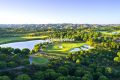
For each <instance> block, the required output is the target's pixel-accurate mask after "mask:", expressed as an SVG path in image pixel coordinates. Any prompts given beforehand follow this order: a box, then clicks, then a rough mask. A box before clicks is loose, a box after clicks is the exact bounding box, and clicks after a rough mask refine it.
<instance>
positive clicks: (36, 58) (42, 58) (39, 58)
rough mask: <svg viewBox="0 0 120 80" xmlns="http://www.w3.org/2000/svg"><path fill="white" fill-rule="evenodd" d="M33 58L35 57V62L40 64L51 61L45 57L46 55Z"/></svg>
mask: <svg viewBox="0 0 120 80" xmlns="http://www.w3.org/2000/svg"><path fill="white" fill-rule="evenodd" d="M32 58H33V59H32V60H33V61H32V63H33V64H38V65H41V64H42V65H43V64H47V63H48V62H49V60H48V59H47V58H44V57H39V56H34V57H32Z"/></svg>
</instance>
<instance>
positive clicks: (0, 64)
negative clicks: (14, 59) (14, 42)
mask: <svg viewBox="0 0 120 80" xmlns="http://www.w3.org/2000/svg"><path fill="white" fill-rule="evenodd" d="M6 67H7V64H6V62H4V61H0V69H4V68H6Z"/></svg>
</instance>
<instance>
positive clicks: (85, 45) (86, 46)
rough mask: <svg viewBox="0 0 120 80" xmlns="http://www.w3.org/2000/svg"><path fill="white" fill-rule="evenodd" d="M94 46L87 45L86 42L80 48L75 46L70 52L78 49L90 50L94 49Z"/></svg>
mask: <svg viewBox="0 0 120 80" xmlns="http://www.w3.org/2000/svg"><path fill="white" fill-rule="evenodd" d="M92 48H93V47H91V46H89V45H87V44H84V45H83V46H81V47H80V48H73V49H72V50H70V51H69V52H77V51H81V50H83V51H86V50H89V49H92Z"/></svg>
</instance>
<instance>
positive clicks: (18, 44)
mask: <svg viewBox="0 0 120 80" xmlns="http://www.w3.org/2000/svg"><path fill="white" fill-rule="evenodd" d="M44 42H50V41H49V40H31V41H23V42H13V43H7V44H1V45H0V47H12V48H19V49H23V48H28V49H30V50H32V49H33V48H34V45H35V44H38V43H44Z"/></svg>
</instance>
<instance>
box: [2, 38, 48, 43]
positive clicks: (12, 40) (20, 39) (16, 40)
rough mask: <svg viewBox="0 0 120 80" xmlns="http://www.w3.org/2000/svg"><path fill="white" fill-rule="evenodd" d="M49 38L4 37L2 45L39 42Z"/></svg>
mask: <svg viewBox="0 0 120 80" xmlns="http://www.w3.org/2000/svg"><path fill="white" fill-rule="evenodd" d="M45 38H47V36H33V37H2V38H0V44H6V43H11V42H20V41H28V40H38V39H45Z"/></svg>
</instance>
